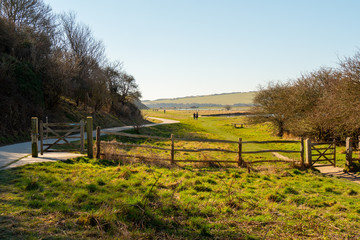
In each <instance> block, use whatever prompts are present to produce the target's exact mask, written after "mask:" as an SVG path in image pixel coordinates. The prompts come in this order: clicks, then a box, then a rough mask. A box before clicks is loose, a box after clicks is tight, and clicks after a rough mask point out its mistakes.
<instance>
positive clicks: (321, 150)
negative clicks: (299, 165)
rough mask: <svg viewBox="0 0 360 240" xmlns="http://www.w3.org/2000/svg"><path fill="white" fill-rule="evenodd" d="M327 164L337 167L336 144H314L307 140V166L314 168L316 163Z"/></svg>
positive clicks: (333, 142)
mask: <svg viewBox="0 0 360 240" xmlns="http://www.w3.org/2000/svg"><path fill="white" fill-rule="evenodd" d="M319 162H326V163H330V164H331V165H333V166H334V167H335V166H336V142H335V140H334V141H332V142H318V143H313V142H311V140H310V139H306V161H305V165H306V166H308V167H312V166H313V165H314V164H315V163H319Z"/></svg>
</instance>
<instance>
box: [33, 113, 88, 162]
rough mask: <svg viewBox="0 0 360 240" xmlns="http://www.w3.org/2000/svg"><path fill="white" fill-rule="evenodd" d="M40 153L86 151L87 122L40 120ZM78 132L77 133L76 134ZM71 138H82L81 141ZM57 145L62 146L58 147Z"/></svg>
mask: <svg viewBox="0 0 360 240" xmlns="http://www.w3.org/2000/svg"><path fill="white" fill-rule="evenodd" d="M39 130H40V133H39V135H40V153H41V155H43V154H44V152H73V151H79V152H80V153H84V151H85V139H84V136H85V134H84V133H85V122H84V121H83V120H81V121H80V122H79V123H47V122H46V123H44V122H43V121H40V128H39ZM75 134H76V135H75ZM69 139H80V142H79V143H74V142H71V141H70V140H69ZM56 146H61V147H58V148H56Z"/></svg>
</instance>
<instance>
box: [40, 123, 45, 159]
mask: <svg viewBox="0 0 360 240" xmlns="http://www.w3.org/2000/svg"><path fill="white" fill-rule="evenodd" d="M43 141H44V122H43V120H40V154H41V155H44V144H43Z"/></svg>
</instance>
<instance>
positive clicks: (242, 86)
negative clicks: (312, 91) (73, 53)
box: [44, 0, 360, 100]
mask: <svg viewBox="0 0 360 240" xmlns="http://www.w3.org/2000/svg"><path fill="white" fill-rule="evenodd" d="M44 2H45V3H47V4H49V5H50V6H51V7H52V9H53V11H54V12H55V13H62V12H70V11H71V12H75V13H76V15H77V20H78V22H81V23H83V24H86V25H88V26H89V27H90V28H91V29H92V31H93V35H94V37H95V38H96V39H97V40H101V41H102V42H103V44H104V46H105V48H106V55H107V57H108V58H109V59H110V60H111V61H121V62H123V64H124V69H125V70H126V72H128V73H129V74H131V75H133V76H134V77H135V79H136V82H137V83H138V85H139V88H140V90H141V92H142V95H143V97H142V100H154V99H160V98H176V97H185V96H196V95H207V94H217V93H230V92H247V91H256V90H257V89H258V87H259V86H260V85H261V86H266V84H267V83H268V82H269V81H287V80H290V79H295V78H297V77H299V76H300V75H301V74H304V73H308V72H311V71H315V70H317V69H319V68H320V67H337V66H338V63H339V61H340V60H341V59H343V58H344V57H351V56H353V55H354V54H355V53H356V52H358V51H359V47H360V30H359V25H360V14H359V9H360V1H358V0H247V1H245V0H44Z"/></svg>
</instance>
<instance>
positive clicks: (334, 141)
mask: <svg viewBox="0 0 360 240" xmlns="http://www.w3.org/2000/svg"><path fill="white" fill-rule="evenodd" d="M333 144H334V167H336V139H335V138H334V140H333Z"/></svg>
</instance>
